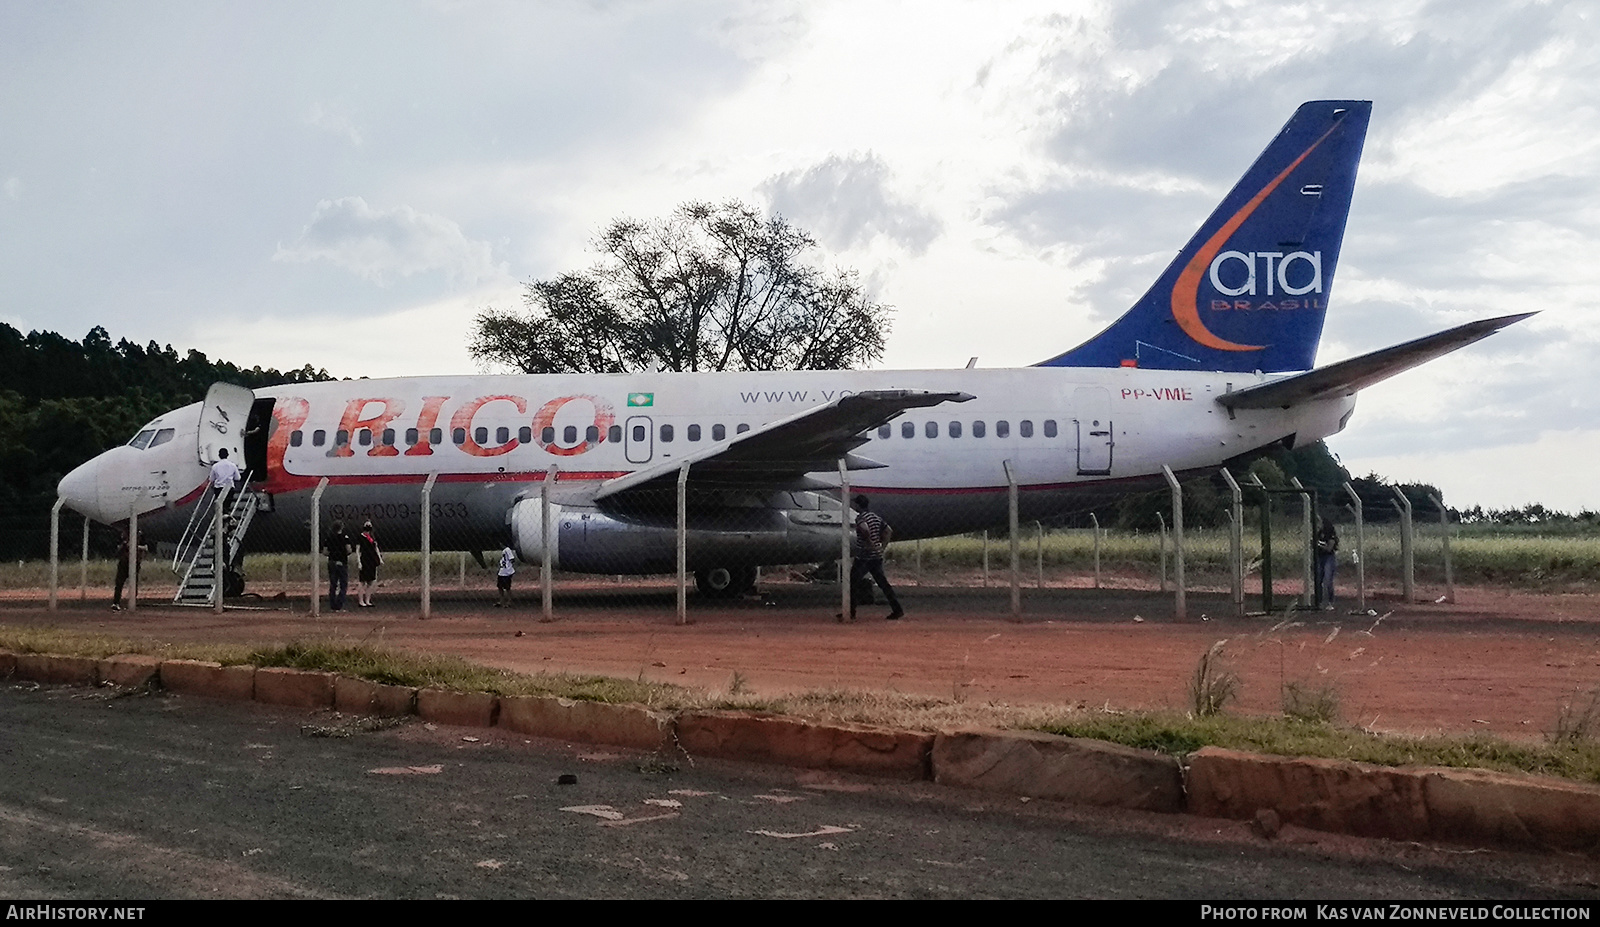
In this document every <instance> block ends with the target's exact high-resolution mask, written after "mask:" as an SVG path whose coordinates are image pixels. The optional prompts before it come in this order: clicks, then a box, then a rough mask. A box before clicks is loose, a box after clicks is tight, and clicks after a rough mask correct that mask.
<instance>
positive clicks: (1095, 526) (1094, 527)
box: [1089, 512, 1100, 589]
mask: <svg viewBox="0 0 1600 927" xmlns="http://www.w3.org/2000/svg"><path fill="white" fill-rule="evenodd" d="M1089 524H1090V526H1091V527H1090V529H1089V530H1091V531H1093V532H1094V587H1095V588H1096V589H1099V588H1100V518H1099V516H1097V515H1095V513H1093V512H1090V513H1089Z"/></svg>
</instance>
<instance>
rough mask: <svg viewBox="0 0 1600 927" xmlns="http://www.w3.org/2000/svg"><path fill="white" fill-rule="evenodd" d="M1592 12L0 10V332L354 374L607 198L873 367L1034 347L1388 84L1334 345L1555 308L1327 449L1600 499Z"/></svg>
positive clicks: (603, 5) (1359, 2)
mask: <svg viewBox="0 0 1600 927" xmlns="http://www.w3.org/2000/svg"><path fill="white" fill-rule="evenodd" d="M1597 48H1600V8H1597V7H1596V6H1595V5H1594V4H1593V3H1582V2H1550V3H1511V2H1501V0H1494V2H1490V0H1464V2H1463V0H1452V2H1438V3H1425V2H1407V0H1377V2H1365V0H1330V2H1311V3H1295V2H1277V3H1271V4H1267V3H1227V2H1209V3H1189V2H1174V0H1159V2H1157V0H1128V2H1107V3H1097V2H1087V0H1085V2H1067V3H1027V2H1020V0H1019V2H1009V3H1005V4H993V3H959V2H945V3H934V2H918V3H873V2H859V0H858V2H818V0H807V2H805V3H795V4H788V5H785V4H779V3H742V2H717V0H704V2H681V3H668V2H651V3H630V2H593V3H578V2H560V0H547V2H542V3H496V2H473V0H449V2H444V0H440V2H432V3H409V4H408V3H401V2H396V0H384V2H374V3H361V2H341V3H336V4H327V3H300V4H297V3H292V2H274V3H270V4H269V3H256V4H245V3H234V4H217V3H178V2H171V3H138V2H124V3H116V4H108V3H100V2H89V3H73V2H59V3H48V4H47V3H30V2H21V0H17V2H5V3H0V127H3V129H0V321H4V322H6V323H9V324H11V325H13V326H16V327H18V328H20V329H23V330H25V331H26V330H29V329H36V328H37V329H50V330H54V331H59V332H61V333H63V334H65V335H68V336H70V337H73V338H81V337H82V336H83V334H84V333H85V332H86V331H88V330H89V328H91V327H92V326H96V325H100V326H104V327H105V328H106V329H107V330H108V331H109V332H110V333H111V335H112V337H113V338H128V339H130V340H133V341H136V342H141V343H142V342H146V341H150V340H155V341H158V342H160V343H163V344H166V343H171V344H173V345H175V346H177V347H179V348H180V349H184V348H188V347H196V348H199V349H200V350H203V351H205V352H206V353H207V354H209V355H211V356H213V357H221V358H225V359H228V360H231V361H234V362H236V363H243V364H246V365H254V364H260V365H263V366H276V367H298V366H300V365H302V364H304V363H307V362H309V363H312V364H314V365H317V366H321V367H326V368H327V369H328V370H329V371H330V372H332V373H335V374H338V375H341V376H361V375H368V376H397V375H405V374H413V373H462V372H473V371H475V370H477V369H478V368H476V367H475V365H474V363H473V361H472V359H471V357H470V356H469V355H468V353H467V351H466V341H467V336H468V329H469V326H470V322H471V319H472V317H473V315H474V314H475V313H476V312H478V311H480V310H481V309H483V308H484V307H488V306H502V307H513V306H516V305H517V304H518V300H519V292H520V284H521V283H522V282H523V281H526V280H528V279H531V278H539V277H547V276H551V275H554V274H557V273H560V272H562V271H566V270H574V269H579V268H582V267H585V266H587V265H588V264H589V263H591V262H592V261H593V260H594V254H593V252H591V251H590V250H588V242H589V239H590V238H591V236H592V235H593V234H594V232H595V231H596V230H597V229H598V228H599V227H600V226H601V225H602V224H604V223H605V222H606V221H607V220H609V219H612V218H614V217H617V216H622V215H630V216H635V217H651V216H657V215H662V214H665V213H666V212H668V211H670V210H671V209H672V208H673V206H675V205H676V204H678V203H679V202H682V201H684V200H686V199H691V198H693V199H707V200H724V199H729V198H737V199H742V200H745V201H747V202H752V203H757V204H760V205H762V206H765V207H767V208H772V209H776V210H777V211H779V212H781V213H782V214H783V215H785V216H786V217H788V218H789V219H791V220H792V221H794V222H796V223H797V224H799V225H801V226H803V227H805V228H808V229H810V230H811V231H812V232H813V233H814V234H815V235H816V237H817V238H818V239H819V241H820V242H821V244H822V245H823V247H824V249H825V251H826V258H827V260H828V261H829V262H834V263H837V264H839V265H843V266H850V267H854V268H857V269H858V270H859V271H860V272H861V274H862V277H863V279H864V280H866V281H868V283H869V284H870V285H871V287H872V288H873V290H874V293H875V294H876V295H877V297H878V298H879V299H880V300H882V301H884V302H887V303H889V304H891V305H893V306H894V307H895V309H896V314H895V323H894V330H893V333H892V335H891V337H890V339H889V349H888V353H887V356H886V358H885V362H884V366H888V367H952V366H961V365H963V364H965V363H966V360H967V358H968V357H969V356H971V355H974V354H976V355H978V356H979V358H980V361H979V363H980V364H981V365H982V366H986V367H997V366H1006V365H1021V364H1030V363H1033V362H1035V361H1038V360H1041V359H1043V358H1045V357H1048V356H1051V355H1053V354H1056V353H1059V352H1060V351H1062V350H1065V349H1066V348H1069V347H1072V346H1073V345H1075V344H1077V343H1078V342H1080V341H1082V340H1083V339H1085V338H1087V337H1089V336H1090V335H1092V334H1094V333H1095V332H1096V331H1098V330H1099V329H1100V328H1101V327H1103V326H1104V325H1105V324H1106V323H1108V322H1109V321H1110V320H1112V319H1113V318H1115V317H1116V316H1117V315H1119V314H1121V312H1122V311H1123V310H1124V309H1125V308H1126V307H1127V306H1128V305H1129V304H1130V303H1131V302H1132V300H1133V299H1134V298H1136V297H1137V296H1138V295H1139V294H1140V293H1141V292H1142V291H1143V290H1144V288H1145V287H1146V286H1147V285H1148V284H1149V282H1150V281H1151V279H1153V277H1154V276H1155V274H1156V273H1157V272H1158V271H1159V270H1160V269H1161V267H1162V266H1164V265H1165V263H1166V262H1167V261H1168V260H1170V258H1171V256H1172V254H1173V253H1174V252H1175V251H1176V250H1177V249H1178V247H1180V246H1181V245H1182V244H1183V242H1184V241H1185V240H1186V239H1187V238H1188V236H1189V235H1190V234H1191V233H1192V232H1193V230H1194V229H1195V227H1196V226H1197V225H1198V223H1199V222H1200V220H1201V219H1203V218H1204V217H1205V215H1206V214H1207V213H1208V212H1209V211H1210V209H1211V207H1212V206H1213V205H1214V204H1215V202H1216V201H1217V199H1219V198H1220V197H1221V195H1222V194H1223V193H1224V192H1226V190H1227V189H1228V188H1229V187H1230V186H1231V185H1232V183H1233V182H1234V181H1235V180H1236V179H1237V178H1238V176H1239V175H1240V174H1241V173H1242V172H1243V170H1244V168H1245V167H1246V166H1247V165H1248V164H1249V162H1250V161H1251V159H1253V158H1254V156H1255V155H1256V154H1257V153H1258V152H1259V150H1260V149H1261V148H1262V147H1263V146H1264V145H1265V144H1266V142H1267V141H1268V140H1269V139H1270V138H1271V137H1272V135H1273V134H1274V133H1275V132H1276V130H1277V129H1278V128H1279V127H1280V126H1281V125H1282V124H1283V122H1284V121H1285V120H1286V119H1287V118H1288V117H1289V115H1290V113H1291V112H1293V110H1294V108H1295V106H1296V105H1297V104H1299V103H1300V102H1302V101H1304V100H1308V99H1317V98H1346V99H1350V98H1359V99H1370V100H1372V101H1374V106H1373V116H1372V126H1371V130H1370V133H1369V135H1368V139H1367V145H1366V156H1365V158H1364V160H1363V163H1362V167H1361V172H1360V175H1359V179H1358V185H1357V190H1356V194H1355V202H1354V206H1353V208H1352V211H1351V216H1350V224H1349V227H1348V231H1347V236H1346V242H1345V250H1344V254H1343V257H1342V261H1341V265H1340V268H1339V276H1338V283H1337V286H1336V287H1335V289H1334V291H1333V294H1332V308H1331V311H1330V313H1329V316H1328V323H1327V329H1326V334H1325V337H1324V339H1323V343H1322V350H1321V354H1320V357H1319V361H1320V362H1328V361H1334V360H1339V359H1342V358H1345V357H1349V356H1353V355H1355V354H1359V353H1363V352H1366V351H1369V350H1373V349H1376V348H1380V347H1384V346H1387V345H1389V344H1391V343H1394V342H1397V341H1401V340H1405V339H1409V338H1414V337H1419V336H1421V335H1424V334H1428V333H1430V332H1432V331H1435V330H1438V329H1441V328H1444V327H1447V326H1450V325H1454V324H1458V323H1461V322H1466V321H1470V320H1472V319H1477V318H1484V317H1489V316H1494V315H1502V314H1507V313H1511V312H1522V311H1528V310H1535V309H1537V310H1542V314H1541V315H1539V316H1538V317H1536V318H1535V319H1533V320H1530V321H1529V322H1525V323H1523V324H1521V325H1519V326H1517V327H1515V328H1513V329H1511V330H1509V331H1507V332H1504V333H1501V334H1499V335H1496V336H1494V337H1493V338H1491V339H1489V340H1488V341H1486V342H1483V343H1481V344H1479V345H1476V346H1474V347H1472V348H1469V349H1466V350H1464V351H1461V352H1459V353H1457V354H1455V355H1452V356H1450V357H1448V358H1445V359H1443V360H1440V361H1437V362H1435V363H1433V364H1431V365H1429V366H1427V367H1425V368H1422V369H1419V370H1415V371H1412V372H1410V373H1407V374H1405V375H1402V376H1401V377H1399V378H1396V379H1394V380H1391V381H1389V382H1388V383H1385V384H1383V385H1381V386H1379V387H1375V388H1373V389H1370V390H1368V391H1366V392H1364V393H1363V394H1362V399H1361V402H1360V405H1359V407H1358V409H1357V412H1356V416H1355V418H1354V419H1353V421H1352V423H1351V426H1350V428H1349V429H1347V430H1346V431H1345V432H1344V433H1343V434H1341V435H1338V436H1336V437H1334V438H1332V439H1331V440H1330V442H1329V444H1330V446H1331V447H1332V448H1333V450H1334V451H1335V452H1336V453H1338V454H1339V455H1340V457H1341V458H1342V459H1343V461H1344V463H1345V464H1346V466H1348V467H1349V468H1350V469H1351V470H1352V471H1353V472H1355V473H1357V474H1364V473H1366V472H1368V471H1376V472H1378V473H1380V474H1383V475H1386V476H1389V477H1392V478H1400V479H1426V480H1430V481H1432V482H1435V483H1436V484H1438V485H1440V486H1441V487H1442V488H1443V490H1444V491H1445V494H1446V500H1447V501H1448V502H1450V503H1451V504H1453V505H1471V504H1473V503H1479V504H1483V505H1486V506H1504V505H1520V504H1522V503H1525V502H1530V501H1538V502H1543V503H1545V504H1546V505H1551V506H1554V507H1557V508H1563V509H1568V510H1576V509H1579V508H1583V507H1589V508H1600V488H1597V487H1600V479H1597V478H1595V476H1594V475H1593V473H1592V471H1593V470H1594V469H1595V466H1596V464H1597V462H1600V365H1596V364H1595V363H1593V362H1592V359H1594V358H1596V357H1597V353H1596V343H1597V340H1600V339H1597V336H1596V334H1595V333H1594V331H1593V329H1592V326H1590V325H1589V324H1588V323H1586V322H1585V321H1584V320H1585V319H1591V320H1593V319H1595V318H1596V316H1597V314H1600V110H1597V103H1596V101H1597V100H1600V55H1596V54H1595V49H1597Z"/></svg>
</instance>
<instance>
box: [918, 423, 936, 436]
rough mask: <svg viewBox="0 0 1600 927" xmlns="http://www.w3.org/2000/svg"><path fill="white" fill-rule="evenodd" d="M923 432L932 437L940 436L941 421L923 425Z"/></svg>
mask: <svg viewBox="0 0 1600 927" xmlns="http://www.w3.org/2000/svg"><path fill="white" fill-rule="evenodd" d="M922 433H923V434H925V435H927V436H928V437H930V438H937V437H939V423H938V422H929V423H928V424H926V425H924V426H923V428H922Z"/></svg>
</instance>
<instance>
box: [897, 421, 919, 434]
mask: <svg viewBox="0 0 1600 927" xmlns="http://www.w3.org/2000/svg"><path fill="white" fill-rule="evenodd" d="M916 436H917V426H915V425H913V424H911V423H910V422H901V423H900V437H902V438H915V437H916Z"/></svg>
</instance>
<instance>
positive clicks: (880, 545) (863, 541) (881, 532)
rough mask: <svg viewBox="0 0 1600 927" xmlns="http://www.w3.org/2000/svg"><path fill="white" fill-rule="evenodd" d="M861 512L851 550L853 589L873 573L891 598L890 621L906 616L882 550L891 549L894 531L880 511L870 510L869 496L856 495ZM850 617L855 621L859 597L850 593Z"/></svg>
mask: <svg viewBox="0 0 1600 927" xmlns="http://www.w3.org/2000/svg"><path fill="white" fill-rule="evenodd" d="M851 501H852V502H853V503H854V504H855V507H856V511H857V512H859V513H860V514H858V515H856V534H855V543H854V544H853V545H852V547H853V548H854V549H853V550H852V551H851V564H850V588H851V589H852V590H854V589H855V587H856V583H857V582H858V581H859V580H861V579H862V578H863V577H866V576H871V577H872V579H873V581H874V582H876V583H877V584H878V588H879V589H882V590H883V595H884V597H885V598H887V599H888V600H889V609H890V611H889V614H888V615H886V616H884V617H885V618H886V619H887V620H889V621H896V620H898V619H900V618H901V617H903V616H904V615H905V610H904V609H902V608H901V607H900V599H899V597H897V596H896V595H895V594H894V587H893V586H891V585H889V577H887V576H885V575H883V552H884V551H885V550H886V549H888V547H889V541H890V539H891V538H893V537H894V530H893V529H891V528H890V527H889V525H888V524H887V523H886V522H885V521H884V520H883V517H882V516H880V515H879V514H878V513H876V512H874V511H871V503H870V502H869V501H868V500H867V497H866V496H856V497H855V498H854V499H853V500H851ZM850 620H851V621H854V620H856V596H855V595H854V594H852V595H851V596H850Z"/></svg>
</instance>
